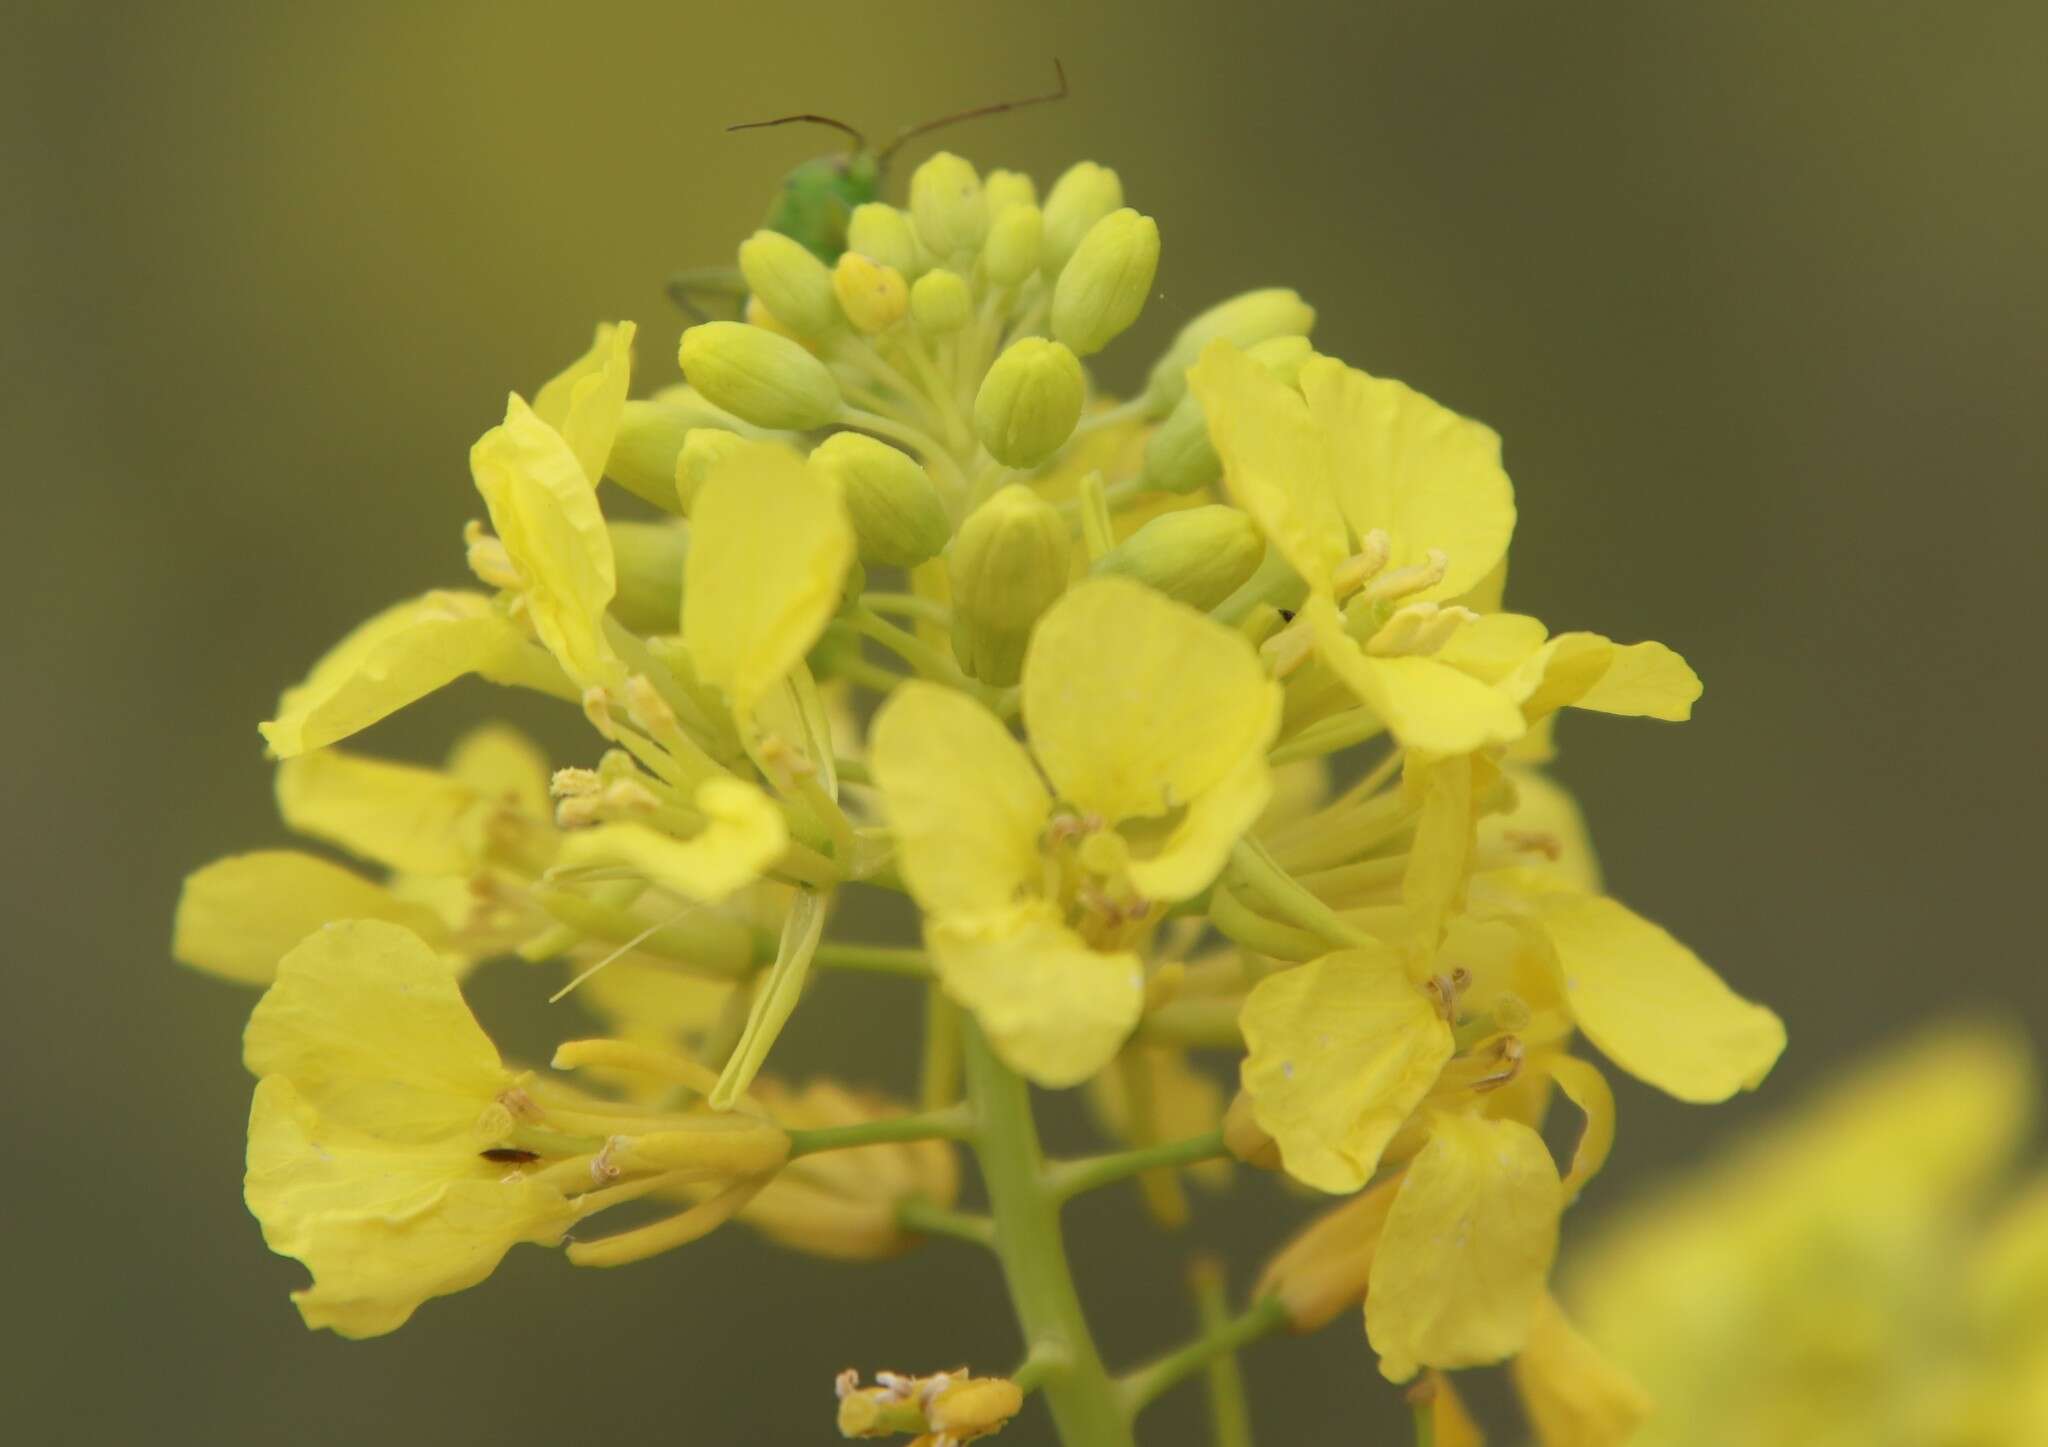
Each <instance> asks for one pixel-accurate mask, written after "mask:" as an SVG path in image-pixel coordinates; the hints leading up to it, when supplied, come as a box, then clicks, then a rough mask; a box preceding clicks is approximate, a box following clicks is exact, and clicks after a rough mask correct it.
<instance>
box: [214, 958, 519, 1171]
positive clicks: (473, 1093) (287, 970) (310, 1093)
mask: <svg viewBox="0 0 2048 1447" xmlns="http://www.w3.org/2000/svg"><path fill="white" fill-rule="evenodd" d="M242 1059H243V1063H244V1064H246V1065H247V1066H248V1068H249V1072H250V1074H252V1075H256V1076H266V1075H282V1076H285V1077H286V1078H288V1079H289V1080H290V1081H291V1082H292V1084H293V1086H294V1087H295V1088H296V1089H297V1090H298V1092H299V1094H301V1095H302V1096H304V1097H305V1098H306V1100H307V1101H308V1103H309V1104H311V1106H312V1107H313V1108H314V1109H315V1110H317V1111H318V1112H319V1113H320V1115H321V1116H322V1117H323V1118H325V1119H327V1120H329V1121H332V1122H334V1123H335V1124H336V1125H338V1126H344V1127H347V1128H350V1129H353V1130H359V1131H363V1132H367V1133H369V1134H373V1135H375V1136H377V1137H378V1138H379V1139H381V1140H385V1141H390V1142H394V1143H401V1144H404V1143H415V1144H416V1143H426V1142H450V1143H455V1144H460V1145H462V1146H464V1147H465V1148H466V1149H469V1150H472V1151H473V1150H475V1149H476V1148H477V1145H478V1143H479V1142H481V1143H483V1144H489V1143H490V1141H491V1140H493V1139H495V1138H497V1137H498V1136H499V1135H502V1133H503V1131H504V1130H505V1129H506V1128H507V1127H509V1125H510V1124H511V1121H510V1118H509V1116H507V1115H506V1113H505V1108H504V1107H503V1106H502V1105H497V1104H496V1101H497V1097H498V1095H499V1093H500V1092H501V1091H503V1090H505V1089H507V1088H508V1087H509V1086H510V1085H511V1084H512V1081H513V1077H512V1075H511V1073H510V1072H509V1071H507V1070H506V1069H505V1067H504V1064H503V1062H501V1061H500V1060H499V1058H498V1050H497V1047H496V1046H495V1045H493V1044H492V1043H491V1040H490V1037H489V1036H488V1035H486V1034H484V1032H483V1028H482V1027H481V1026H480V1025H478V1024H477V1022H476V1017H475V1016H474V1015H472V1014H471V1013H470V1012H469V1006H468V1005H467V1004H466V1003H464V1001H463V998H462V991H461V989H460V987H459V986H458V985H457V984H456V979H455V973H454V971H453V969H451V968H450V966H449V964H448V962H447V961H445V960H443V959H442V958H441V957H440V956H439V955H437V954H435V953H434V952H433V951H432V950H431V949H429V948H427V946H426V944H425V943H423V942H422V941H421V940H420V938H419V936H417V935H415V934H413V933H412V932H411V931H410V930H406V929H402V928H400V927H399V926H397V925H392V924H385V923H383V922H382V921H379V920H367V919H354V920H343V921H341V922H340V923H337V924H331V925H327V926H326V927H324V928H322V929H320V930H318V931H317V932H315V933H314V934H311V935H309V936H307V937H306V938H305V939H304V940H303V941H301V942H300V943H299V945H298V946H297V947H296V948H294V949H293V950H292V951H290V953H288V954H286V955H285V957H284V958H283V959H282V960H280V961H278V965H277V980H276V982H275V983H273V984H272V985H271V987H270V989H269V990H268V991H266V992H265V993H264V996H263V998H262V999H260V1000H258V1001H257V1002H256V1008H255V1010H253V1011H252V1012H251V1013H250V1016H249V1024H248V1028H247V1029H245V1030H244V1031H243V1032H242Z"/></svg>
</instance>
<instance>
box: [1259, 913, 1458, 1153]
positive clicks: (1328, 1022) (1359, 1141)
mask: <svg viewBox="0 0 2048 1447" xmlns="http://www.w3.org/2000/svg"><path fill="white" fill-rule="evenodd" d="M1240 1023H1241V1024H1242V1026H1243V1029H1244V1038H1245V1047H1246V1050H1247V1054H1246V1056H1245V1061H1244V1067H1243V1081H1244V1088H1245V1090H1246V1091H1247V1092H1249V1093H1250V1095H1251V1097H1252V1107H1253V1118H1254V1119H1256V1120H1257V1121H1258V1123H1259V1126H1260V1128H1261V1129H1263V1130H1264V1131H1265V1132H1266V1133H1267V1134H1268V1135H1270V1136H1272V1137H1273V1139H1274V1140H1275V1141H1276V1142H1277V1143H1278V1144H1279V1147H1280V1155H1281V1159H1282V1161H1283V1162H1284V1163H1285V1164H1286V1167H1287V1173H1288V1174H1289V1175H1291V1176H1293V1177H1294V1178H1295V1179H1296V1180H1299V1181H1302V1182H1305V1183H1306V1184H1308V1185H1311V1186H1314V1187H1316V1188H1317V1189H1318V1190H1324V1191H1355V1190H1357V1189H1358V1188H1359V1187H1360V1186H1362V1185H1364V1184H1365V1183H1366V1182H1367V1181H1368V1180H1370V1179H1371V1178H1372V1174H1373V1172H1374V1171H1375V1170H1377V1169H1378V1168H1379V1161H1380V1152H1381V1151H1383V1150H1384V1149H1386V1145H1387V1142H1388V1141H1389V1140H1390V1139H1392V1138H1393V1135H1394V1132H1395V1131H1397V1130H1399V1129H1400V1127H1401V1123H1402V1122H1403V1121H1405V1120H1407V1119H1408V1116H1409V1115H1410V1113H1412V1112H1413V1111H1414V1109H1415V1108H1416V1106H1417V1105H1419V1104H1420V1103H1421V1101H1422V1098H1423V1096H1425V1095H1427V1094H1428V1093H1429V1088H1430V1086H1431V1085H1432V1084H1434V1083H1435V1081H1436V1078H1437V1074H1438V1072H1439V1071H1441V1070H1442V1069H1443V1067H1444V1062H1446V1061H1447V1060H1449V1059H1450V1058H1451V1030H1450V1026H1448V1025H1446V1024H1445V1023H1444V1021H1443V1018H1442V1016H1440V1015H1439V1014H1438V1013H1437V1012H1436V1009H1435V1007H1434V1005H1433V1004H1432V1003H1431V1002H1430V1000H1429V998H1428V996H1426V995H1424V994H1423V993H1422V991H1420V990H1418V989H1417V988H1416V987H1415V986H1414V985H1412V984H1411V983H1409V980H1408V975H1407V972H1406V971H1405V970H1403V969H1402V967H1401V963H1400V961H1399V959H1398V958H1396V957H1395V955H1394V954H1393V953H1392V952H1391V951H1388V950H1378V949H1375V950H1362V949H1361V950H1345V951H1342V952H1341V953H1338V954H1333V955H1325V956H1324V957H1323V958H1322V959H1319V960H1316V961H1314V962H1312V963H1310V964H1306V965H1302V966H1299V967H1297V968H1295V969H1291V970H1282V971H1281V972H1280V973H1278V974H1275V975H1268V976H1267V977H1266V978H1265V979H1263V980H1261V981H1260V982H1259V983H1258V985H1257V986H1256V987H1255V988H1254V989H1253V990H1252V992H1251V994H1250V995H1248V996H1246V998H1245V1002H1244V1010H1243V1013H1242V1015H1241V1016H1240Z"/></svg>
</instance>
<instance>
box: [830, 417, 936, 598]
mask: <svg viewBox="0 0 2048 1447" xmlns="http://www.w3.org/2000/svg"><path fill="white" fill-rule="evenodd" d="M811 466H812V467H813V468H815V469H817V470H818V471H819V472H821V473H823V474H824V475H825V476H827V477H830V478H831V479H832V480H833V481H834V482H836V483H837V484H838V485H839V493H840V496H841V497H842V498H844V499H845V502H846V512H847V515H848V516H849V517H851V518H852V519H853V531H854V534H855V536H857V537H858V538H859V539H860V553H861V556H862V557H863V558H865V559H867V560H868V561H869V562H873V563H880V564H883V565H885V566H888V567H892V568H914V567H916V566H917V565H918V564H919V563H922V562H924V561H925V560H926V559H927V558H935V557H937V556H938V554H939V550H940V549H941V548H943V547H945V546H946V540H947V539H948V538H950V537H951V536H952V535H953V525H952V523H950V522H949V521H948V520H947V518H946V504H945V502H944V500H943V499H941V498H940V496H939V490H938V488H937V487H936V486H934V485H933V483H932V480H931V477H930V476H929V475H928V474H927V473H926V472H925V470H924V468H923V467H922V466H920V465H919V464H918V462H917V460H916V459H915V458H913V457H911V456H910V455H909V454H908V453H905V452H901V451H899V450H898V449H896V448H894V447H891V446H889V444H888V443H886V442H878V441H876V440H875V439H874V438H872V437H868V436H865V435H864V434H862V433H859V432H835V433H833V434H832V436H830V437H828V438H826V439H825V440H824V441H823V442H821V443H819V444H818V446H817V449H816V450H815V451H813V452H812V453H811Z"/></svg>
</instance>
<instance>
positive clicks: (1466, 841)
mask: <svg viewBox="0 0 2048 1447" xmlns="http://www.w3.org/2000/svg"><path fill="white" fill-rule="evenodd" d="M1405 773H1406V779H1405V786H1406V789H1407V790H1408V792H1409V794H1410V796H1411V797H1412V796H1413V795H1414V794H1417V793H1419V794H1420V795H1421V796H1422V808H1421V811H1420V812H1419V813H1418V814H1417V815H1416V820H1415V843H1414V845H1413V846H1412V847H1411V848H1410V849H1409V851H1408V868H1407V871H1406V872H1405V873H1404V874H1403V875H1402V877H1401V902H1402V905H1403V906H1404V907H1405V908H1406V909H1407V911H1408V917H1409V920H1410V929H1411V930H1412V932H1413V934H1414V937H1415V940H1416V942H1417V944H1418V945H1419V947H1420V948H1422V949H1424V950H1427V951H1428V952H1430V953H1432V954H1434V953H1435V951H1436V947H1437V945H1438V944H1439V943H1440V942H1441V940H1442V939H1443V932H1444V925H1445V923H1446V921H1448V920H1449V919H1450V917H1451V912H1452V910H1453V909H1454V908H1455V907H1456V905H1457V903H1458V901H1459V899H1460V898H1462V897H1463V895H1464V892H1465V880H1466V876H1467V874H1468V873H1469V871H1470V868H1471V863H1472V846H1473V843H1474V840H1475V837H1476V830H1475V829H1474V825H1473V807H1472V760H1471V759H1470V758H1469V757H1467V756H1463V755H1460V756H1458V757H1455V758H1449V759H1442V760H1438V761H1435V762H1429V761H1426V760H1422V759H1418V758H1416V757H1414V756H1410V759H1409V762H1408V766H1407V769H1406V771H1405Z"/></svg>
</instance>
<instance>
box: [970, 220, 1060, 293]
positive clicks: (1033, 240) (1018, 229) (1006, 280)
mask: <svg viewBox="0 0 2048 1447" xmlns="http://www.w3.org/2000/svg"><path fill="white" fill-rule="evenodd" d="M1044 239H1045V216H1044V213H1042V212H1041V211H1040V210H1039V209H1038V208H1037V207H1036V206H1031V205H1020V206H1011V207H1009V208H1008V209H1006V210H1003V211H999V212H997V213H996V219H995V220H994V221H992V222H990V223H989V228H988V245H987V246H985V247H983V248H982V253H981V263H982V266H983V267H984V268H985V269H986V270H987V272H988V279H989V280H990V281H992V282H994V283H995V284H996V285H997V286H1015V285H1017V284H1018V283H1019V282H1021V281H1023V280H1024V278H1026V277H1027V276H1030V275H1031V274H1032V273H1033V272H1035V271H1037V270H1038V253H1039V248H1040V245H1041V243H1042V242H1043V241H1044Z"/></svg>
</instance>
